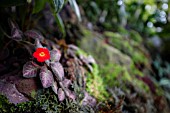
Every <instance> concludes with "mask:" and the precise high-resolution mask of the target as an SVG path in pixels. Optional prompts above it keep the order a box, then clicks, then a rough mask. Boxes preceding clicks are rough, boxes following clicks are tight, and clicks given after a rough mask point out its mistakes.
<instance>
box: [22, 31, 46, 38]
mask: <svg viewBox="0 0 170 113" xmlns="http://www.w3.org/2000/svg"><path fill="white" fill-rule="evenodd" d="M24 35H25V36H26V37H30V38H33V39H36V38H38V39H39V40H43V39H44V37H43V36H42V35H41V34H40V33H39V32H38V31H35V30H28V31H26V32H24Z"/></svg>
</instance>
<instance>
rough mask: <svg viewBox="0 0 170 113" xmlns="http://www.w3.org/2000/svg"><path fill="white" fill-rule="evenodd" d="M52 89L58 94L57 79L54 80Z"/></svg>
mask: <svg viewBox="0 0 170 113" xmlns="http://www.w3.org/2000/svg"><path fill="white" fill-rule="evenodd" d="M52 90H53V91H54V92H55V94H58V86H57V82H56V81H54V82H53V85H52Z"/></svg>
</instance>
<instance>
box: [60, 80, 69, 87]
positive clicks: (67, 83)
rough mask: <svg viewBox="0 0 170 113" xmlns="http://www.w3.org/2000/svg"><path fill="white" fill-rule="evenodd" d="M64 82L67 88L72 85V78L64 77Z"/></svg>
mask: <svg viewBox="0 0 170 113" xmlns="http://www.w3.org/2000/svg"><path fill="white" fill-rule="evenodd" d="M62 83H63V86H64V87H65V88H68V87H69V86H70V85H71V80H69V79H64V80H63V81H62Z"/></svg>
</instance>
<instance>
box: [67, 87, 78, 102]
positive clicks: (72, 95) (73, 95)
mask: <svg viewBox="0 0 170 113" xmlns="http://www.w3.org/2000/svg"><path fill="white" fill-rule="evenodd" d="M66 94H67V96H68V97H69V98H70V99H72V100H75V99H76V95H75V93H74V92H72V91H70V90H69V89H66Z"/></svg>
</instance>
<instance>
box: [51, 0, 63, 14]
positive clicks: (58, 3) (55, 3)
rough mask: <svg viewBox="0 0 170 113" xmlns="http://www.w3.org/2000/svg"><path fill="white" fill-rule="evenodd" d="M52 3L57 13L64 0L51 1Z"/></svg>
mask: <svg viewBox="0 0 170 113" xmlns="http://www.w3.org/2000/svg"><path fill="white" fill-rule="evenodd" d="M53 3H54V7H55V12H56V13H58V12H59V11H60V10H61V9H62V7H63V5H64V0H53Z"/></svg>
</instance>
